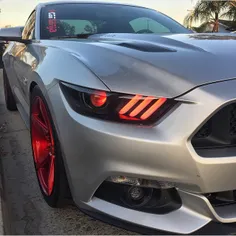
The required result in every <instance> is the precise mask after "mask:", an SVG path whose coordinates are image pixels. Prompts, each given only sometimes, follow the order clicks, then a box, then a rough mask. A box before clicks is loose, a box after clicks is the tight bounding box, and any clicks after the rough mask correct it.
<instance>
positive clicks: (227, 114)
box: [192, 103, 236, 149]
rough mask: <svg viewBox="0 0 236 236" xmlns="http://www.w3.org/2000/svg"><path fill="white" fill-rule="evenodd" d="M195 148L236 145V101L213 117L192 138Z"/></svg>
mask: <svg viewBox="0 0 236 236" xmlns="http://www.w3.org/2000/svg"><path fill="white" fill-rule="evenodd" d="M192 144H193V147H194V148H195V149H202V148H205V149H212V148H225V147H236V103H233V104H230V105H227V106H226V107H224V108H222V109H221V110H220V111H218V112H217V113H216V114H215V115H213V117H211V118H210V119H209V120H208V121H207V122H206V123H205V124H204V125H203V126H202V127H201V128H200V130H199V131H198V132H197V133H196V134H195V136H194V137H193V139H192Z"/></svg>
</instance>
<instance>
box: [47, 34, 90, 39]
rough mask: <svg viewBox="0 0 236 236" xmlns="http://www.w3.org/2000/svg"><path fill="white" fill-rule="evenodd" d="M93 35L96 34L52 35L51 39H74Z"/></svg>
mask: <svg viewBox="0 0 236 236" xmlns="http://www.w3.org/2000/svg"><path fill="white" fill-rule="evenodd" d="M92 35H95V34H76V35H64V36H55V37H50V39H73V38H78V39H87V38H88V37H89V36H92Z"/></svg>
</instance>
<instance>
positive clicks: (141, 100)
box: [60, 82, 177, 125]
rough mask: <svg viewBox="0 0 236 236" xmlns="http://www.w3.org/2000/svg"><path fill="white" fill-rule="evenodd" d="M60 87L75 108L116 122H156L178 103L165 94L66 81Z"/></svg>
mask: <svg viewBox="0 0 236 236" xmlns="http://www.w3.org/2000/svg"><path fill="white" fill-rule="evenodd" d="M60 87H61V90H62V92H63V94H64V95H65V97H66V99H67V101H68V103H69V105H70V106H71V108H72V109H73V110H74V111H76V112H78V113H79V114H82V115H85V116H90V117H95V118H98V119H103V120H109V121H115V122H122V123H131V124H139V125H152V124H154V123H156V122H157V121H158V120H159V119H160V118H162V117H163V116H164V115H165V114H166V113H167V112H168V111H169V110H170V109H172V108H173V107H174V106H175V105H176V104H177V101H175V100H174V99H167V98H164V97H161V98H157V97H153V96H143V95H139V94H137V95H129V94H121V93H114V92H107V91H100V90H93V89H88V88H84V87H80V86H75V85H71V84H67V83H64V82H61V83H60Z"/></svg>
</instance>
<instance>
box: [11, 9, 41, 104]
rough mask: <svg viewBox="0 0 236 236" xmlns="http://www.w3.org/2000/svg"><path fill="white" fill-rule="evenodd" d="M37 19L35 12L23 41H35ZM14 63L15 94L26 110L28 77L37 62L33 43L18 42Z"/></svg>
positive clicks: (29, 20) (28, 22)
mask: <svg viewBox="0 0 236 236" xmlns="http://www.w3.org/2000/svg"><path fill="white" fill-rule="evenodd" d="M35 19H36V11H33V12H32V14H31V15H30V17H29V18H28V20H27V22H26V24H25V27H24V30H23V32H22V38H23V39H30V40H33V39H34V35H35ZM14 47H15V50H14V62H13V69H14V72H15V80H16V81H15V84H16V86H15V88H14V93H15V95H16V96H17V98H18V100H19V102H20V104H21V105H22V106H23V107H24V108H26V107H28V106H27V105H28V104H27V100H28V99H27V88H28V86H27V85H28V76H30V73H31V72H32V65H33V63H34V61H35V60H36V59H35V57H34V56H33V55H32V53H31V51H32V48H33V42H32V43H29V44H25V43H20V42H17V43H15V45H14Z"/></svg>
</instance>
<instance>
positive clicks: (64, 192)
mask: <svg viewBox="0 0 236 236" xmlns="http://www.w3.org/2000/svg"><path fill="white" fill-rule="evenodd" d="M41 102H42V103H41ZM38 103H39V104H40V106H39V107H40V108H38V107H37V106H38ZM37 109H38V110H40V111H41V110H43V112H42V114H43V115H42V114H41V113H40V114H41V115H42V116H40V115H38V114H39V113H37V114H36V113H35V111H37ZM45 114H47V117H46V115H45ZM36 116H37V118H35V117H36ZM39 117H41V118H39ZM42 117H43V118H42ZM45 117H46V118H45ZM37 119H42V121H43V122H44V123H45V124H47V125H48V133H47V132H46V131H45V130H44V128H42V130H41V131H38V123H37V122H36V120H37ZM40 125H41V124H40ZM46 130H47V129H46ZM38 133H40V134H38ZM30 134H31V146H32V153H33V159H34V166H35V171H36V175H37V179H38V183H39V186H40V190H41V192H42V195H43V197H44V199H45V201H46V203H47V204H48V205H49V206H50V207H53V208H60V207H64V206H65V205H66V203H67V202H68V200H70V199H71V194H70V189H69V185H68V180H67V176H66V172H65V168H64V163H63V158H62V154H61V147H60V143H59V141H58V136H57V133H56V130H55V126H54V124H53V121H52V117H51V114H50V111H49V108H48V105H47V102H46V100H45V98H44V96H43V94H42V92H41V90H40V89H39V87H38V86H35V87H34V88H33V91H32V93H31V102H30ZM42 135H43V136H42ZM42 137H43V139H44V138H45V137H46V138H45V140H46V141H45V140H44V141H45V142H50V144H48V143H47V146H45V142H44V141H42ZM38 140H41V141H40V145H41V146H42V147H44V148H41V146H40V147H38V143H39V142H38ZM36 141H37V149H36V148H35V145H36V144H35V145H34V143H35V142H36ZM41 142H42V144H41ZM53 144H54V145H53ZM45 147H47V148H45ZM36 150H37V151H36ZM38 150H39V151H38ZM48 150H50V151H48ZM47 152H51V153H49V155H48V154H47V155H44V154H45V153H47ZM42 156H47V158H42ZM52 157H53V158H52ZM43 159H44V160H43ZM46 159H47V160H48V161H46ZM42 160H43V161H42ZM40 161H41V163H40ZM49 162H50V164H49ZM52 162H53V163H54V164H52ZM42 163H44V164H42ZM42 166H43V167H42ZM49 166H50V167H49ZM52 166H54V167H53V168H52ZM48 167H49V169H50V170H49V171H47V169H48ZM47 173H48V174H47ZM52 176H53V177H54V180H53V181H52ZM45 179H46V180H48V181H47V184H48V186H45V185H46V184H45V182H46V181H45ZM49 183H50V184H49Z"/></svg>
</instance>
